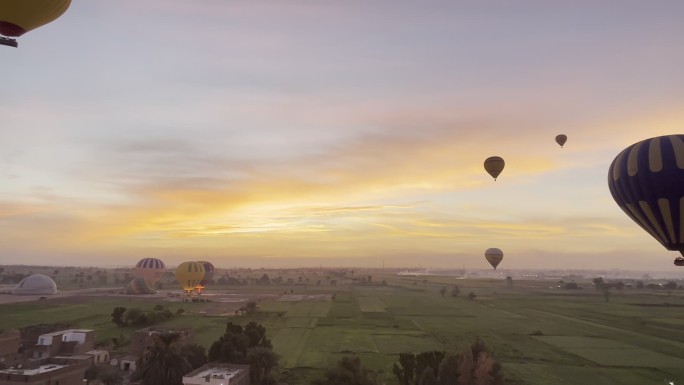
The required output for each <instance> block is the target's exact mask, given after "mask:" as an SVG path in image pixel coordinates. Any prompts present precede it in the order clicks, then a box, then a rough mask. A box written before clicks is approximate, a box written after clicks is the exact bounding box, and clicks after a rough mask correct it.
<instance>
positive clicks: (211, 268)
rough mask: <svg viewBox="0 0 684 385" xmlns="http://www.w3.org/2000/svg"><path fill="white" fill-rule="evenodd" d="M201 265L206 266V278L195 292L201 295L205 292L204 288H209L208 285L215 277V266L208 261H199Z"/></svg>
mask: <svg viewBox="0 0 684 385" xmlns="http://www.w3.org/2000/svg"><path fill="white" fill-rule="evenodd" d="M199 263H201V264H202V266H204V278H202V280H201V281H200V282H199V283H198V284H197V286H196V287H195V290H196V291H198V292H200V293H201V292H203V291H204V288H205V287H207V283H209V282H210V281H211V279H212V278H213V277H214V265H213V264H212V263H211V262H207V261H199Z"/></svg>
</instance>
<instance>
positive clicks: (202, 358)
mask: <svg viewBox="0 0 684 385" xmlns="http://www.w3.org/2000/svg"><path fill="white" fill-rule="evenodd" d="M180 354H181V355H182V356H183V357H185V359H186V360H188V363H190V366H191V367H192V369H193V370H194V369H197V368H199V367H200V366H202V365H204V364H206V363H207V351H206V349H204V346H202V345H198V344H185V345H183V346H182V347H181V348H180Z"/></svg>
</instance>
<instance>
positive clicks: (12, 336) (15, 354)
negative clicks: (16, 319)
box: [0, 329, 21, 367]
mask: <svg viewBox="0 0 684 385" xmlns="http://www.w3.org/2000/svg"><path fill="white" fill-rule="evenodd" d="M20 346H21V332H20V331H19V330H17V329H14V330H5V331H3V332H0V367H7V366H14V363H15V362H16V361H18V360H19V359H20V358H21V354H20V353H19V347H20Z"/></svg>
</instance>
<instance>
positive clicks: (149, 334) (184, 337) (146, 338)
mask: <svg viewBox="0 0 684 385" xmlns="http://www.w3.org/2000/svg"><path fill="white" fill-rule="evenodd" d="M165 333H172V334H179V335H180V338H179V340H178V343H179V344H181V345H185V344H191V343H194V342H195V335H196V333H195V330H193V329H192V328H179V329H166V328H155V327H149V328H145V329H140V330H136V331H135V332H134V333H133V335H132V336H131V346H130V348H129V350H128V354H129V355H131V356H133V357H140V356H142V355H143V354H144V353H145V352H146V351H147V350H149V349H150V348H151V347H152V346H153V345H154V338H155V336H157V335H159V334H165Z"/></svg>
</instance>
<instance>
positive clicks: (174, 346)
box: [131, 332, 192, 385]
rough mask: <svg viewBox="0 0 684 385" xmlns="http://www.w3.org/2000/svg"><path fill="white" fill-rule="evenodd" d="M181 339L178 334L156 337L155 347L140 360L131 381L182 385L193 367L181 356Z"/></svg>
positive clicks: (145, 383)
mask: <svg viewBox="0 0 684 385" xmlns="http://www.w3.org/2000/svg"><path fill="white" fill-rule="evenodd" d="M179 339H180V334H178V333H170V332H167V333H160V334H157V335H155V336H154V345H152V347H151V348H150V349H149V350H148V351H147V352H146V353H145V354H144V355H143V356H142V357H141V358H140V359H139V360H138V365H137V368H136V370H135V373H133V376H132V378H131V380H132V381H138V380H140V381H141V383H142V384H143V385H182V384H183V376H184V375H185V374H187V373H189V372H190V371H192V366H191V365H190V363H189V362H188V360H187V359H186V358H185V357H184V356H183V355H182V354H181V349H180V346H179V345H180V344H179V343H178V340H179Z"/></svg>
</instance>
